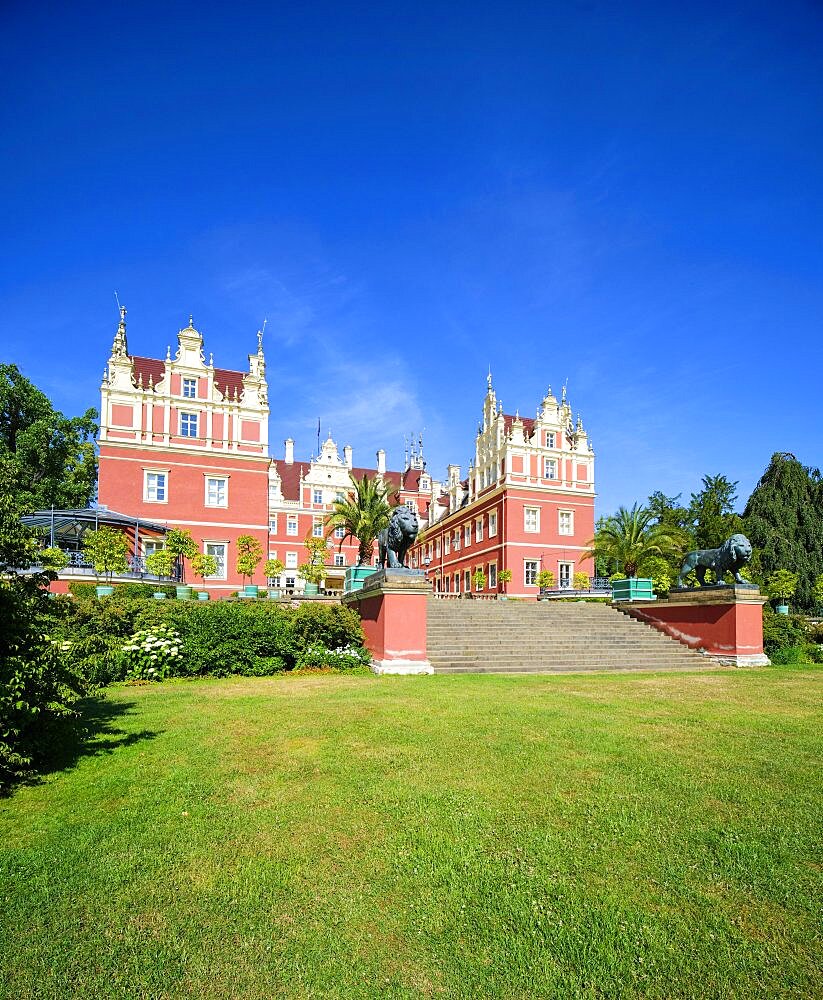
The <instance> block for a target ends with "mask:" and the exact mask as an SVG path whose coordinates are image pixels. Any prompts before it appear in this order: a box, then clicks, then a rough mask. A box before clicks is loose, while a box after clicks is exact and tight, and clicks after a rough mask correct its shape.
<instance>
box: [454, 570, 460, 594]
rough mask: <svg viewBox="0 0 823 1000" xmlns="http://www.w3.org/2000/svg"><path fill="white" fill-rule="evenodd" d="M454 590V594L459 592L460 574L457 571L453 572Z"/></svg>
mask: <svg viewBox="0 0 823 1000" xmlns="http://www.w3.org/2000/svg"><path fill="white" fill-rule="evenodd" d="M454 592H455V594H459V593H460V574H459V573H455V574H454Z"/></svg>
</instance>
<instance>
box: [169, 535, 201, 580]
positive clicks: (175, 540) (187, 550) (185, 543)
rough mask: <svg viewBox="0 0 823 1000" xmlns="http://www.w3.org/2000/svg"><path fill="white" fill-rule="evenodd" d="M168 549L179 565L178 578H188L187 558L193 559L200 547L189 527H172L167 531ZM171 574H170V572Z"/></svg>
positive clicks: (177, 565)
mask: <svg viewBox="0 0 823 1000" xmlns="http://www.w3.org/2000/svg"><path fill="white" fill-rule="evenodd" d="M166 549H167V550H168V551H169V552H171V554H172V556H173V557H174V561H175V565H176V567H177V579H178V580H180V581H181V582H185V580H186V563H185V560H186V559H193V558H194V557H195V556H196V555H197V554H198V553H199V552H200V549H199V548H198V547H197V542H195V540H194V539H193V538H192V536H191V532H190V531H189V530H188V529H187V528H172V529H171V531H169V532H167V533H166ZM169 575H170V574H169Z"/></svg>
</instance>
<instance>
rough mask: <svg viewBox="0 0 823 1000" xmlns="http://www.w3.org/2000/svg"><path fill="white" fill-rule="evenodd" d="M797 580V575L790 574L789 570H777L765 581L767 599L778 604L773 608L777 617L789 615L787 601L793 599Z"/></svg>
mask: <svg viewBox="0 0 823 1000" xmlns="http://www.w3.org/2000/svg"><path fill="white" fill-rule="evenodd" d="M799 579H800V577H799V575H798V574H797V573H792V572H791V570H788V569H778V570H775V572H774V573H772V575H771V576H770V577H769V579H768V580H767V581H766V591H767V593H768V595H769V597H771V598H773V599H774V600H777V601H778V602H779V603H778V605H777V607H776V608H775V611H777V613H778V614H779V615H787V614H788V613H789V604H788V601H789V598H790V597H794V592H795V591H796V590H797V583H798V580H799Z"/></svg>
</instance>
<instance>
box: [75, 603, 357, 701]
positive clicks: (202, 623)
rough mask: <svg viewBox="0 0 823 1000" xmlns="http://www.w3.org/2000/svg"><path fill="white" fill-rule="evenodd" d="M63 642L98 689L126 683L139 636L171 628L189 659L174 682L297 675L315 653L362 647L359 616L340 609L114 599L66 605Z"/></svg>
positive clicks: (176, 671)
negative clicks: (131, 644) (128, 652)
mask: <svg viewBox="0 0 823 1000" xmlns="http://www.w3.org/2000/svg"><path fill="white" fill-rule="evenodd" d="M58 607H59V609H60V611H61V621H60V629H59V631H60V638H61V640H64V641H68V642H71V643H72V646H71V652H72V656H73V657H74V658H75V661H76V663H77V665H78V666H79V668H80V669H81V670H82V672H83V674H84V675H85V676H86V677H88V678H89V679H90V680H91V681H92V682H93V683H96V684H105V683H108V682H110V681H113V680H121V679H122V678H123V677H124V676H125V670H126V664H125V663H124V660H123V657H122V656H121V650H122V647H123V645H124V644H125V643H126V642H127V641H128V640H129V639H131V637H132V636H133V635H134V634H135V632H137V631H139V630H143V629H151V628H152V627H155V626H157V625H168V626H170V627H171V628H173V629H174V630H175V631H176V632H178V633H179V635H180V638H181V643H182V652H183V656H182V658H181V659H180V661H179V662H178V663H176V664H175V666H174V669H173V674H175V675H178V676H200V675H205V674H210V675H212V676H217V677H223V676H226V675H228V674H245V675H266V674H272V673H277V672H278V671H281V670H291V669H293V668H294V667H295V665H296V664H297V663H298V662H299V661H301V660H302V659H304V658H305V655H306V652H307V650H308V649H309V647H315V648H316V647H317V646H318V645H320V646H323V647H325V648H326V649H329V650H335V649H340V648H345V647H349V646H354V647H362V645H363V633H362V630H361V628H360V618H359V616H358V615H357V613H356V612H355V611H352V610H350V609H349V608H344V607H341V606H340V605H334V604H322V605H321V604H302V605H300V606H299V607H297V608H292V607H282V606H278V605H277V604H274V603H272V602H268V601H259V602H258V601H214V602H212V601H209V602H205V601H203V602H201V601H146V600H143V599H141V598H134V597H128V596H126V595H125V594H123V593H118V592H117V591H115V594H114V595H112V596H111V597H108V598H106V599H105V600H102V601H99V600H97V599H96V598H76V599H74V600H72V599H71V598H63V599H62V600H60V601H59V602H58Z"/></svg>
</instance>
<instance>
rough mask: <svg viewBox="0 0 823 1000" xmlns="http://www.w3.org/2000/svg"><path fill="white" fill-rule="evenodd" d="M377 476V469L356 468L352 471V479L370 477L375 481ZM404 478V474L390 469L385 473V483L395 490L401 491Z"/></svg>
mask: <svg viewBox="0 0 823 1000" xmlns="http://www.w3.org/2000/svg"><path fill="white" fill-rule="evenodd" d="M376 475H377V469H364V468H362V467H361V466H355V467H354V468H353V469H352V470H351V477H352V479H362V478H363V476H368V477H369V479H374V477H375V476H376ZM402 478H403V473H402V472H392V471H391V470H390V469H387V470H386V471H385V472H384V473H383V482H385V483H389V484H390V485H391V487H392V489H393V490H399V489H400V484H401V481H402Z"/></svg>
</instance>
